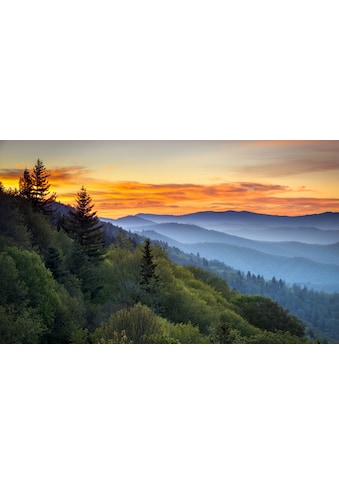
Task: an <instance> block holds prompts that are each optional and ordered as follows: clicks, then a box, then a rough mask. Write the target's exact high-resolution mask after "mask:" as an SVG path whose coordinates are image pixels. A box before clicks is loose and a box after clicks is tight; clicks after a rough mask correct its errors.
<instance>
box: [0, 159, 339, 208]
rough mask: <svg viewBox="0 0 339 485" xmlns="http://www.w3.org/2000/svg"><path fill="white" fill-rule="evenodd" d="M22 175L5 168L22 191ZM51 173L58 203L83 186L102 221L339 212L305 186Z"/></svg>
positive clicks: (336, 203)
mask: <svg viewBox="0 0 339 485" xmlns="http://www.w3.org/2000/svg"><path fill="white" fill-rule="evenodd" d="M285 168H286V167H285ZM22 172H23V169H22V168H14V169H2V170H1V171H0V180H2V181H3V182H4V183H7V184H8V185H10V186H15V187H17V186H18V180H19V177H20V176H21V175H22ZM48 173H49V180H50V182H51V190H52V191H54V190H55V191H56V193H57V199H58V200H60V201H61V202H64V203H68V204H72V205H73V204H74V202H75V199H76V196H77V193H78V191H79V189H80V187H81V186H82V185H84V186H85V187H86V189H87V190H88V192H89V194H90V196H91V197H92V199H93V202H94V204H95V210H96V211H97V213H98V214H99V215H101V216H103V217H119V216H123V215H127V214H135V213H137V212H150V211H151V212H155V213H173V214H184V213H189V212H196V211H200V210H221V211H222V210H248V211H253V212H266V213H268V214H277V215H285V214H286V215H299V214H308V213H318V212H325V211H339V199H338V198H329V197H327V198H326V197H325V198H320V197H309V195H310V192H312V191H311V189H308V188H307V187H305V186H300V187H297V188H291V187H289V186H287V185H280V184H276V183H274V184H270V183H260V182H248V181H238V182H230V183H225V182H224V183H219V182H218V181H216V182H215V183H212V184H193V183H182V184H180V183H177V184H173V183H171V184H147V183H141V182H138V181H116V182H112V180H109V179H106V180H105V179H101V178H100V179H99V178H95V177H94V174H93V173H92V172H91V171H90V170H89V169H86V168H85V167H83V166H80V165H79V166H78V165H74V166H70V167H67V168H62V167H54V168H52V169H50V170H48ZM100 175H102V174H100ZM313 192H314V191H313ZM305 195H306V197H305ZM315 195H316V192H315Z"/></svg>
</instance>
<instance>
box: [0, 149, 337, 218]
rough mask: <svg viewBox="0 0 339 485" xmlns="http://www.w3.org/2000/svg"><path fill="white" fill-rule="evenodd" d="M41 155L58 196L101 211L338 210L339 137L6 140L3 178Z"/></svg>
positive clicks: (114, 214)
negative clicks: (83, 194) (81, 195)
mask: <svg viewBox="0 0 339 485" xmlns="http://www.w3.org/2000/svg"><path fill="white" fill-rule="evenodd" d="M38 158H39V159H40V160H42V161H43V163H44V165H45V167H46V169H47V171H48V173H49V182H50V184H51V191H53V192H56V194H57V200H59V201H60V202H63V203H67V204H71V205H72V204H74V202H75V199H76V196H77V192H78V191H79V189H80V188H81V186H82V185H83V186H84V187H85V188H86V189H87V191H88V193H89V195H90V196H91V197H92V199H93V202H94V204H95V210H96V211H97V213H98V215H99V216H102V217H111V218H118V217H123V216H126V215H134V214H137V213H155V214H187V213H191V212H197V211H205V210H213V211H225V210H236V211H242V210H247V211H251V212H258V213H266V214H276V215H303V214H315V213H321V212H326V211H335V212H337V211H339V142H338V141H0V181H2V183H3V185H4V186H5V187H7V188H9V187H11V188H16V187H18V179H19V177H20V175H21V174H22V172H23V170H24V169H25V168H28V169H31V168H33V166H34V164H35V163H36V160H37V159H38Z"/></svg>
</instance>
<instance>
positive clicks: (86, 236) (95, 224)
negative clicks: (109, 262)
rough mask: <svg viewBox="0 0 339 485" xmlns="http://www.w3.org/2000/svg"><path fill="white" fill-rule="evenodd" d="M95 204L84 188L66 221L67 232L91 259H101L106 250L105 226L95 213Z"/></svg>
mask: <svg viewBox="0 0 339 485" xmlns="http://www.w3.org/2000/svg"><path fill="white" fill-rule="evenodd" d="M93 207H94V204H92V199H91V197H90V196H89V195H88V193H87V191H86V189H85V188H84V186H82V187H81V190H80V192H78V196H77V199H76V206H75V208H74V209H71V210H70V212H69V214H68V219H67V220H66V231H67V232H68V233H69V234H70V236H71V237H72V238H73V239H74V240H75V241H76V242H77V243H78V244H79V245H80V246H81V247H82V249H83V251H84V252H85V254H86V255H87V256H88V257H89V258H90V259H100V257H101V256H102V254H103V249H104V232H103V226H102V224H100V221H99V219H98V217H97V215H96V212H94V211H93Z"/></svg>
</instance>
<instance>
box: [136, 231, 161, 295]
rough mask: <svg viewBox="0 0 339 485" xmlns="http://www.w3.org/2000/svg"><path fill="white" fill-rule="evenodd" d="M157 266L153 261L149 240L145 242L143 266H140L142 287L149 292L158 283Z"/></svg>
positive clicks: (142, 258)
mask: <svg viewBox="0 0 339 485" xmlns="http://www.w3.org/2000/svg"><path fill="white" fill-rule="evenodd" d="M155 268H156V264H155V263H154V261H153V256H152V252H151V242H150V240H149V239H146V240H145V244H144V247H143V251H142V257H141V265H140V275H141V280H140V284H141V287H142V288H143V289H144V290H145V291H147V292H148V293H150V292H151V288H152V283H153V282H156V281H157V279H158V278H157V275H156V274H155Z"/></svg>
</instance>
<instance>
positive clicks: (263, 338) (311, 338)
mask: <svg viewBox="0 0 339 485" xmlns="http://www.w3.org/2000/svg"><path fill="white" fill-rule="evenodd" d="M94 209H95V208H94V205H93V202H92V199H91V196H90V194H89V193H88V192H87V190H86V188H85V187H81V188H80V189H79V192H78V195H77V198H76V200H75V201H74V206H73V207H69V208H65V206H62V205H60V204H58V203H57V202H56V194H52V193H51V192H50V183H49V175H48V171H47V169H46V168H45V166H44V164H43V162H42V161H41V160H38V161H37V162H36V164H35V166H34V167H33V169H32V170H28V169H25V170H24V172H23V174H22V176H21V177H20V180H19V181H18V189H15V190H9V189H5V188H4V186H3V185H2V184H0V277H1V287H0V342H1V343H8V344H10V343H18V344H19V343H30V344H36V343H50V344H68V343H78V344H85V343H86V344H88V343H89V344H90V343H92V344H94V343H97V344H111V343H112V344H113V343H117V344H132V343H134V344H154V343H159V344H160V343H163V344H222V343H234V344H261V343H268V344H269V343H274V344H289V343H311V342H319V341H321V339H320V338H319V335H320V334H317V332H315V333H312V331H310V328H309V327H308V326H306V325H305V322H304V321H303V320H302V319H301V318H299V317H298V316H295V315H293V314H291V313H290V312H289V311H288V310H287V309H286V308H284V307H283V306H281V305H280V304H279V303H278V302H277V301H274V300H273V299H271V298H270V297H268V296H266V295H264V294H263V291H262V286H263V283H262V282H261V281H258V280H257V278H256V277H254V276H252V275H250V274H249V275H247V277H244V276H243V275H240V276H241V278H240V277H239V274H238V279H239V278H240V281H247V283H248V284H247V286H246V287H245V288H236V285H235V284H234V281H231V282H228V279H227V277H225V276H226V275H225V274H222V271H223V269H222V267H219V268H218V272H219V273H220V274H216V271H215V268H214V271H213V270H212V271H211V268H210V266H213V262H211V263H209V262H207V261H206V263H205V261H203V265H201V264H195V263H194V260H192V258H191V260H190V261H189V263H190V264H189V265H187V261H186V262H184V261H181V262H179V261H178V262H174V261H173V254H171V251H172V252H173V250H170V249H169V248H166V247H165V246H164V245H160V244H159V245H158V244H155V243H153V242H152V243H151V241H150V240H149V239H148V238H146V239H145V238H141V237H138V236H136V235H133V234H131V233H128V232H126V231H124V230H123V229H121V228H117V227H114V226H113V225H112V224H108V223H104V222H101V221H100V219H99V218H98V216H97V214H96V212H95V210H94ZM177 257H179V256H178V255H177ZM179 259H180V258H179ZM192 261H193V264H192ZM199 261H200V262H201V258H197V261H196V262H197V263H199ZM185 264H186V265H185ZM199 266H200V267H199ZM224 270H225V268H224ZM234 273H235V274H237V273H236V272H234ZM250 283H251V285H250ZM277 284H278V286H279V285H280V286H281V285H284V284H283V283H282V282H281V283H280V282H277ZM239 286H240V285H239ZM250 288H251V291H252V289H253V293H252V294H248V293H249V292H248V290H249V289H250ZM240 291H241V292H240ZM266 293H267V292H266ZM272 296H273V293H272ZM324 330H325V331H326V329H324ZM320 333H321V332H320ZM325 333H326V332H325Z"/></svg>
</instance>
